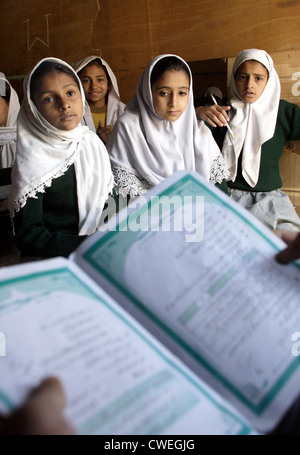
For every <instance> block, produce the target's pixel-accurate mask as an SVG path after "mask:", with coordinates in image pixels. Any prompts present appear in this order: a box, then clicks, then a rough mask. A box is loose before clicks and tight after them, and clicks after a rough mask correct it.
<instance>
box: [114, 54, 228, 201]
mask: <svg viewBox="0 0 300 455" xmlns="http://www.w3.org/2000/svg"><path fill="white" fill-rule="evenodd" d="M192 90H193V89H192V74H191V71H190V68H189V67H188V65H187V63H186V62H185V61H184V60H183V59H182V58H180V57H178V56H176V55H172V54H166V55H160V56H158V57H156V58H154V59H153V60H152V61H151V62H150V63H149V64H148V66H147V67H146V69H145V71H144V73H143V74H142V76H141V78H140V80H139V83H138V86H137V91H136V94H135V95H134V97H133V98H132V99H131V101H130V102H129V103H128V105H127V107H126V109H125V112H124V114H123V115H122V116H121V117H120V119H119V120H118V122H117V123H116V125H115V127H114V129H113V131H112V134H111V136H110V139H109V141H108V143H107V149H108V152H109V155H110V159H111V163H112V169H113V174H114V178H115V183H116V189H117V192H118V193H119V194H121V195H122V196H126V195H129V196H130V197H135V196H138V195H140V194H143V193H144V192H145V191H147V190H148V189H149V188H151V187H152V186H154V185H157V184H158V183H160V182H162V181H163V180H164V179H165V178H166V177H168V176H170V175H172V174H173V173H174V172H175V171H177V170H184V169H187V170H195V171H197V172H199V174H201V175H202V176H203V177H204V178H205V179H207V180H211V182H212V183H222V181H223V179H224V177H226V176H228V173H227V171H226V169H225V164H224V160H223V158H222V156H221V154H220V151H219V149H218V147H217V144H216V143H215V141H214V139H213V137H212V135H211V132H210V131H209V129H208V128H207V127H206V126H205V125H204V124H202V125H201V126H200V128H199V125H198V123H197V119H196V115H195V110H194V107H193V93H192Z"/></svg>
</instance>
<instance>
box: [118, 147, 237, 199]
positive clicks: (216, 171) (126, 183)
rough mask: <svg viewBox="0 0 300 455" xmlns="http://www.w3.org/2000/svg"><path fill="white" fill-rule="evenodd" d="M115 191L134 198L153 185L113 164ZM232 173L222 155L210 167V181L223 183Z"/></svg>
mask: <svg viewBox="0 0 300 455" xmlns="http://www.w3.org/2000/svg"><path fill="white" fill-rule="evenodd" d="M112 172H113V176H114V180H115V184H116V187H115V191H116V193H117V194H120V195H121V196H124V197H126V196H127V194H128V195H129V196H130V197H131V198H133V197H136V196H140V195H142V194H144V193H146V192H147V191H148V190H150V188H151V185H150V184H149V183H148V182H147V180H145V179H143V178H142V177H138V176H137V175H135V174H134V173H133V172H131V171H130V170H128V169H124V168H120V167H116V166H113V168H112ZM229 178H230V174H229V172H228V170H227V168H226V165H225V161H224V158H223V156H222V155H220V156H218V158H216V159H215V160H213V162H212V165H211V169H210V179H209V180H210V182H211V183H213V184H216V183H222V181H223V180H228V179H229Z"/></svg>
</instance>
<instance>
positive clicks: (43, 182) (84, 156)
mask: <svg viewBox="0 0 300 455" xmlns="http://www.w3.org/2000/svg"><path fill="white" fill-rule="evenodd" d="M44 61H50V62H57V63H60V64H62V65H64V66H66V67H67V68H69V69H70V70H71V71H72V72H73V73H74V75H75V77H76V79H77V80H78V83H79V87H80V91H81V96H82V101H83V104H84V91H83V88H82V86H81V82H80V80H79V78H78V76H77V74H76V72H75V71H74V70H73V69H72V67H71V66H70V65H68V64H67V63H66V62H64V61H62V60H59V59H57V58H51V57H50V58H45V59H43V60H41V61H40V62H39V63H38V64H37V65H36V66H35V67H34V68H33V70H32V71H31V73H29V74H28V76H27V77H26V78H25V80H24V99H23V102H22V105H21V109H20V114H19V117H18V130H17V131H18V132H17V153H16V159H15V163H14V165H13V169H12V191H11V194H10V197H9V208H10V212H11V216H13V215H14V213H15V212H16V211H18V210H19V209H20V208H22V207H23V206H24V205H25V204H26V201H27V199H28V198H29V197H33V198H34V197H36V194H37V193H43V192H44V191H45V189H46V188H47V187H49V186H51V183H52V180H53V179H55V178H57V177H60V176H61V175H63V174H64V173H65V172H66V171H67V169H68V168H69V167H70V166H71V165H72V164H74V168H75V173H76V182H77V200H78V210H79V234H80V235H89V234H92V233H93V232H94V231H95V230H96V229H97V227H98V225H99V222H100V218H101V214H102V209H103V206H104V204H105V201H106V200H107V198H108V196H109V193H110V192H111V190H112V186H113V177H112V172H111V168H110V163H109V157H108V154H107V151H106V148H105V146H104V145H103V144H102V142H101V141H100V139H99V138H98V137H97V135H96V134H95V133H93V132H92V131H90V130H89V128H88V127H86V126H83V125H81V124H79V125H78V126H77V127H76V128H74V129H72V130H70V131H64V130H59V129H57V128H55V127H54V126H52V125H51V124H50V123H49V122H47V120H46V119H45V118H44V117H43V116H42V115H41V114H40V112H39V111H38V109H37V108H36V106H35V104H34V103H33V101H32V99H31V98H30V82H31V77H32V74H33V73H34V72H35V70H36V69H37V68H38V67H39V66H40V64H41V63H42V62H44Z"/></svg>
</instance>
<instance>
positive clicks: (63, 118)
mask: <svg viewBox="0 0 300 455" xmlns="http://www.w3.org/2000/svg"><path fill="white" fill-rule="evenodd" d="M33 101H34V103H35V105H36V107H37V108H38V110H39V111H40V113H41V114H42V116H43V117H44V118H45V119H46V120H47V121H48V122H49V123H50V124H51V125H52V126H54V127H55V128H58V129H59V130H65V131H69V130H72V129H74V128H76V127H77V126H78V125H79V123H80V121H81V118H82V115H83V103H82V97H81V93H80V90H79V87H78V85H77V84H76V82H75V81H74V79H73V78H72V77H71V76H70V75H69V74H66V73H63V72H57V71H56V72H53V73H50V74H46V75H45V76H43V77H42V78H41V80H40V83H39V86H38V89H37V90H36V92H35V93H34V98H33Z"/></svg>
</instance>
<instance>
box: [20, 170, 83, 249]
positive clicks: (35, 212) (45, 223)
mask: <svg viewBox="0 0 300 455" xmlns="http://www.w3.org/2000/svg"><path fill="white" fill-rule="evenodd" d="M78 220H79V215H78V204H77V188H76V176H75V171H74V166H73V165H72V166H71V167H70V168H69V169H68V171H67V172H66V173H65V174H64V175H62V176H61V177H58V178H56V179H54V180H53V181H52V185H51V187H49V188H46V191H45V193H38V194H37V198H36V199H35V198H28V199H27V202H26V204H25V206H24V207H23V208H22V209H21V210H20V211H19V212H17V213H16V215H15V217H14V228H15V236H16V237H15V238H16V243H17V246H18V248H19V250H20V251H21V253H23V254H25V255H28V256H38V257H53V256H68V255H69V254H70V253H71V252H72V251H73V250H75V249H76V248H77V246H78V245H79V244H80V243H81V242H82V241H83V240H84V239H85V238H86V236H79V235H78Z"/></svg>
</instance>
